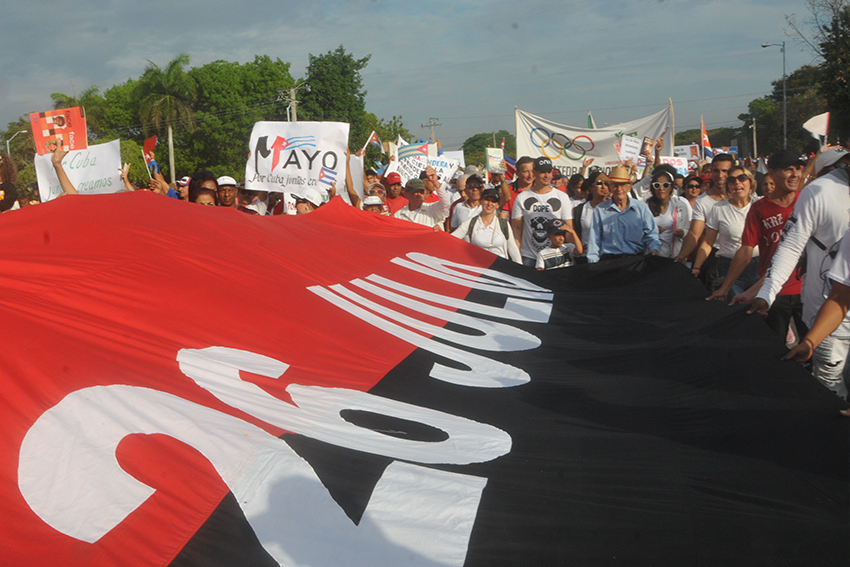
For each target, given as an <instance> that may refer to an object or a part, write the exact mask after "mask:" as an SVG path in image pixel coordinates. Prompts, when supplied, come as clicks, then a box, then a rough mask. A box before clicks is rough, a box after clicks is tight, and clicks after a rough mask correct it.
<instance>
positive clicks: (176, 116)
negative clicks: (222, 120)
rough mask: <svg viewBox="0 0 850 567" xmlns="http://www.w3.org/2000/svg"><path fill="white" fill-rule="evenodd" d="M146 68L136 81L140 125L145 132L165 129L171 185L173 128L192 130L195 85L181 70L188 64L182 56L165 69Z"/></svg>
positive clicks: (173, 179) (173, 173) (185, 57)
mask: <svg viewBox="0 0 850 567" xmlns="http://www.w3.org/2000/svg"><path fill="white" fill-rule="evenodd" d="M148 63H149V65H148V66H147V67H146V68H145V72H144V74H142V76H141V78H140V79H139V91H138V97H139V112H140V114H141V116H140V117H141V119H142V124H143V125H144V127H145V131H147V130H148V129H149V128H150V127H151V126H153V128H154V129H155V130H160V129H161V128H162V125H163V124H165V125H166V126H167V127H168V165H169V171H170V172H171V182H172V183H174V181H175V179H176V177H175V172H174V138H173V127H174V126H177V125H184V126H186V127H187V128H188V129H189V130H194V128H195V119H194V116H193V115H192V105H193V104H194V103H195V99H196V98H197V94H196V92H195V87H194V84H193V83H192V80H191V79H190V78H189V76H188V75H187V74H186V72H185V71H184V70H183V67H184V66H186V65H188V64H189V56H188V55H187V54H186V53H181V54H180V55H178V56H177V57H175V58H174V59H172V60H171V61H170V62H169V63H168V64H167V65H166V66H165V68H164V69H161V68H160V67H159V66H158V65H157V64H156V63H154V62H153V61H150V60H148Z"/></svg>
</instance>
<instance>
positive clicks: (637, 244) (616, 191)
mask: <svg viewBox="0 0 850 567" xmlns="http://www.w3.org/2000/svg"><path fill="white" fill-rule="evenodd" d="M597 179H602V180H603V181H607V182H608V188H609V190H610V191H611V200H610V201H605V202H604V203H600V204H599V205H598V206H597V207H596V208H595V209H594V210H593V219H592V220H591V222H590V235H589V237H588V241H587V261H588V262H590V263H594V262H598V261H599V260H610V259H614V258H619V257H622V256H634V255H637V254H658V250H660V249H661V241H660V240H659V238H658V227H657V226H656V224H655V219H653V218H652V212H650V210H649V207H647V206H646V203H644V202H642V201H639V200H637V199H632V198H630V197H629V191H631V190H632V183H633V182H634V179H633V178H632V176H631V173H629V170H628V169H627V168H626V167H624V166H622V165H618V166H617V167H615V168H614V169H612V170H611V172H610V173H609V174H608V175H607V176H606V175H605V174H600V175H599V177H598V178H597Z"/></svg>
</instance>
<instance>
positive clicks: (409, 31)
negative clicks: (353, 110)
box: [0, 0, 813, 149]
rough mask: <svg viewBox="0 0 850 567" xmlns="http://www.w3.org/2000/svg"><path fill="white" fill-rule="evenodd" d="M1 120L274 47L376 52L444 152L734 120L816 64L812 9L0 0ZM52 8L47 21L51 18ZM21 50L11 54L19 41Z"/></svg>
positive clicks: (397, 104) (372, 103)
mask: <svg viewBox="0 0 850 567" xmlns="http://www.w3.org/2000/svg"><path fill="white" fill-rule="evenodd" d="M0 3H2V8H3V10H2V12H3V14H4V17H3V18H2V20H0V37H2V38H3V43H4V45H5V46H6V47H7V49H5V50H3V51H2V53H0V69H2V72H0V123H2V124H3V125H4V126H5V125H6V124H7V123H8V122H11V121H14V120H16V119H17V117H18V116H19V115H21V114H25V113H28V112H33V111H40V110H45V109H48V108H50V106H51V101H50V93H53V92H63V93H69V94H70V93H73V92H75V91H76V92H77V93H79V92H81V91H82V90H84V89H85V88H87V87H89V86H91V85H97V86H98V87H100V88H101V90H104V89H106V88H108V87H110V86H112V85H114V84H116V83H121V82H124V81H126V80H127V79H128V78H130V77H138V76H139V75H140V74H141V73H142V70H143V69H144V67H145V65H146V63H147V61H146V60H147V59H151V60H153V61H155V62H157V63H162V62H164V61H168V60H170V59H171V58H173V57H174V56H175V55H177V54H179V53H181V52H186V53H188V54H189V55H190V57H191V65H192V66H199V65H203V64H205V63H208V62H210V61H214V60H217V59H224V60H228V61H238V62H246V61H250V60H253V58H254V55H255V54H268V55H270V56H271V57H279V58H280V59H282V60H283V61H287V62H289V63H291V69H290V70H291V73H292V75H293V76H294V77H295V78H299V77H302V76H303V74H304V69H305V67H306V64H307V56H308V54H309V53H312V54H314V55H318V54H322V53H326V52H328V51H330V50H332V49H335V48H336V47H337V46H339V45H340V44H342V45H344V46H345V48H346V49H347V50H348V51H349V52H351V53H352V54H353V55H354V56H355V57H358V58H359V57H363V56H366V55H369V54H371V56H372V58H371V61H370V62H369V65H368V67H367V68H366V69H365V70H364V72H363V79H364V83H365V87H366V90H367V91H368V95H367V97H366V107H367V110H369V111H370V112H374V113H375V114H377V115H378V116H379V117H382V118H390V117H391V116H393V115H401V116H403V117H404V124H405V126H406V127H407V128H408V130H410V131H411V132H412V133H413V134H414V135H417V136H421V137H427V136H428V135H429V130H427V129H425V128H422V127H421V125H422V124H427V122H428V118H429V117H435V118H439V123H440V124H442V125H441V126H439V127H438V128H437V129H436V135H437V137H438V138H441V139H442V141H443V146H444V147H445V148H447V149H454V148H457V147H459V146H460V145H461V144H462V143H463V141H464V140H465V139H466V138H467V137H469V136H471V135H473V134H476V133H479V132H490V131H496V130H500V129H505V130H508V131H510V132H514V118H513V109H514V107H515V106H518V107H519V108H520V109H522V110H525V111H527V112H531V113H533V114H538V115H542V116H545V117H547V118H549V119H551V120H555V121H558V122H562V123H566V124H572V125H579V126H580V125H583V124H585V123H586V120H587V118H586V117H587V111H588V110H591V111H592V112H593V116H594V118H595V119H596V121H597V123H599V124H603V123H609V124H613V123H616V122H621V121H625V120H631V119H634V118H638V117H641V116H645V115H648V114H651V113H653V112H657V111H658V110H660V109H662V108H663V107H664V106H666V104H667V99H668V97H672V99H673V103H674V108H675V115H676V130H677V131H681V130H685V129H689V128H694V127H698V125H699V118H700V115H701V114H702V115H704V116H705V121H706V126H707V127H708V128H714V127H719V126H738V125H740V122H739V121H738V120H737V116H738V114H740V113H741V112H744V111H745V110H746V106H747V103H748V102H749V101H750V100H752V99H753V98H756V97H757V96H761V95H763V94H766V93H767V92H769V90H770V81H771V80H775V79H778V78H780V77H781V75H782V56H781V53H780V50H779V48H775V47H774V48H769V49H763V48H761V44H762V43H764V42H775V43H781V42H782V41H783V40H786V41H787V42H788V43H787V67H788V72H789V73H790V72H791V71H792V70H794V69H796V68H797V67H799V66H800V65H803V64H806V63H812V62H813V55H812V54H811V52H810V51H808V50H806V49H805V47H804V46H803V45H802V44H800V43H799V42H797V41H795V40H793V39H791V38H790V37H788V36H787V32H788V26H787V24H786V21H785V17H786V15H791V14H796V15H797V17H798V20H803V19H805V18H806V16H807V12H806V9H805V5H804V2H803V0H797V1H785V0H774V1H769V2H768V1H765V0H761V1H752V0H713V1H712V0H703V1H693V0H603V1H598V2H580V1H574V0H560V1H557V2H552V1H546V0H526V1H523V2H506V1H498V0H490V1H483V0H460V1H458V0H455V1H444V0H432V1H430V2H418V3H416V4H414V3H413V2H399V1H388V0H355V1H351V2H330V1H326V2H313V3H308V2H292V1H289V0H277V1H269V0H244V1H240V2H228V1H223V0H204V1H199V0H181V1H179V2H164V1H162V0H152V1H147V2H128V1H125V0H112V1H111V2H108V3H107V2H103V1H98V2H94V1H91V0H77V1H75V2H74V3H72V4H69V3H67V2H59V1H57V0H47V1H43V2H38V3H24V2H20V1H9V0H0ZM51 14H52V15H51ZM9 46H13V47H11V49H10V48H9Z"/></svg>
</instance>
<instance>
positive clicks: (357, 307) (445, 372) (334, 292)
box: [308, 252, 553, 388]
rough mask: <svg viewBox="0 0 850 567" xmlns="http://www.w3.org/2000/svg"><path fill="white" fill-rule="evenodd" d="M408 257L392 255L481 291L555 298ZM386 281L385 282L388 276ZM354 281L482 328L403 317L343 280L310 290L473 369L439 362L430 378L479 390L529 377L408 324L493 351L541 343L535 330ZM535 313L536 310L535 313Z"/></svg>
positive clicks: (482, 271) (501, 278)
mask: <svg viewBox="0 0 850 567" xmlns="http://www.w3.org/2000/svg"><path fill="white" fill-rule="evenodd" d="M407 257H408V258H410V259H411V260H416V262H411V261H410V260H407V259H404V258H393V260H392V262H393V263H394V264H398V265H400V266H404V267H406V268H409V269H411V270H413V271H416V272H419V273H423V274H426V275H429V276H432V277H435V278H437V279H440V280H443V281H446V282H450V283H453V284H456V285H460V286H463V287H468V288H475V289H481V290H486V291H489V292H492V293H497V294H501V295H508V296H519V297H523V298H534V299H544V300H551V299H552V297H553V294H552V292H551V291H550V290H547V289H545V288H542V287H539V286H537V285H535V284H532V283H531V282H528V281H526V280H523V279H521V278H516V277H513V276H510V275H508V274H505V273H502V272H499V271H496V270H491V269H487V268H480V267H477V266H469V265H466V264H459V263H457V262H451V261H448V260H443V259H440V258H435V257H433V256H428V255H427V254H420V253H416V252H412V253H410V254H408V255H407ZM375 278H380V277H379V276H369V277H367V278H366V279H367V280H369V279H373V280H374V279H375ZM379 281H380V279H379ZM383 281H384V282H387V281H389V280H383ZM350 284H351V285H353V286H356V287H359V288H361V289H363V290H366V291H368V292H370V293H372V294H374V295H375V296H377V297H381V298H383V299H384V300H387V301H391V302H393V303H397V304H399V305H403V306H405V307H408V308H409V309H412V310H413V311H418V312H420V313H423V314H425V315H428V316H431V317H436V318H438V319H442V320H444V321H451V322H455V323H458V324H460V325H463V326H466V327H468V328H472V329H476V330H479V331H481V332H484V335H483V336H481V335H467V334H464V333H459V332H456V331H451V330H449V329H445V328H443V327H438V326H436V325H431V324H429V323H425V322H424V321H418V320H416V319H415V318H413V317H410V316H409V315H405V314H403V313H400V312H398V311H395V310H393V309H390V308H388V307H385V306H383V305H380V304H378V303H376V302H374V301H371V300H369V299H366V298H365V297H363V296H361V295H359V294H357V293H355V292H354V291H351V290H350V289H348V288H346V287H345V286H343V285H341V284H336V285H332V286H330V287H328V288H324V287H322V286H312V287H309V288H308V289H309V290H310V291H312V292H313V293H315V294H316V295H318V296H319V297H322V298H324V299H326V300H327V301H329V302H330V303H333V304H334V305H336V306H337V307H339V308H341V309H343V310H344V311H347V312H348V313H350V314H352V315H354V316H355V317H358V318H359V319H362V320H363V321H366V322H367V323H370V324H372V325H374V326H376V327H378V328H379V329H381V330H383V331H385V332H387V333H389V334H391V335H393V336H395V337H396V338H399V339H401V340H403V341H406V342H408V343H410V344H412V345H415V346H417V347H419V348H422V349H424V350H427V351H429V352H432V353H434V354H437V355H439V356H442V357H445V358H448V359H449V360H452V361H455V362H458V363H460V364H463V365H465V366H466V367H467V368H468V369H469V370H462V369H458V368H452V367H449V366H445V365H443V364H440V363H438V362H435V363H434V365H433V367H432V368H431V372H430V376H431V377H432V378H435V379H437V380H442V381H445V382H450V383H452V384H458V385H462V386H473V387H477V388H505V387H511V386H518V385H520V384H525V383H527V382H528V381H529V379H530V378H529V376H528V374H527V373H526V372H525V371H524V370H521V369H519V368H516V367H515V366H511V365H509V364H504V363H502V362H498V361H495V360H492V359H490V358H487V357H484V356H480V355H477V354H473V353H470V352H467V351H464V350H461V349H459V348H455V347H453V346H450V345H447V344H445V343H442V342H438V341H435V340H433V339H431V338H429V337H426V336H423V335H421V334H419V333H416V332H414V331H411V330H410V329H408V328H407V327H410V328H412V329H415V330H418V331H421V332H424V333H428V334H430V335H433V336H436V337H439V338H441V339H444V340H446V341H448V342H451V343H454V344H456V345H461V346H466V347H470V348H476V349H479V350H491V351H511V350H527V349H532V348H536V347H538V346H540V339H538V338H537V337H536V336H534V335H532V334H531V333H528V332H526V331H523V330H522V329H518V328H516V327H512V326H510V325H504V324H495V323H492V322H490V321H484V320H482V319H478V318H477V317H471V316H468V315H462V314H459V313H455V312H452V311H447V310H445V309H441V308H437V307H434V306H429V305H426V304H424V303H421V302H414V301H411V300H407V299H405V298H403V297H401V296H395V294H387V293H386V292H385V291H384V290H383V289H381V288H379V287H377V286H374V285H371V284H369V283H366V282H365V281H363V280H353V281H352V282H350ZM397 289H404V286H399V287H398V288H397ZM440 297H442V296H437V295H436V294H431V296H430V297H429V298H428V299H429V300H431V301H435V302H437V303H439V302H440V301H439V298H440ZM460 301H462V300H454V301H453V302H452V305H449V304H448V303H447V304H445V305H446V306H458V302H460ZM529 303H530V302H529ZM470 305H474V304H473V303H472V302H468V301H464V302H463V306H470ZM506 305H507V304H506ZM543 305H547V306H548V307H547V308H546V309H547V310H546V311H545V315H546V318H545V319H543V320H542V321H541V322H545V321H547V320H548V314H549V312H550V311H551V307H552V306H551V304H543ZM468 310H473V311H474V308H473V309H468ZM531 312H532V313H534V311H531ZM543 313H544V311H537V312H536V313H535V314H536V315H537V316H538V317H539V316H540V315H542V314H543ZM510 318H511V319H516V318H517V317H516V315H514V314H512V316H511V317H510Z"/></svg>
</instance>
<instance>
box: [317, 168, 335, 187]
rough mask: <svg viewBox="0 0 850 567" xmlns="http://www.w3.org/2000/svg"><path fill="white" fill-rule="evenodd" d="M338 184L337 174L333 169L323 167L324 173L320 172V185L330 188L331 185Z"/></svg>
mask: <svg viewBox="0 0 850 567" xmlns="http://www.w3.org/2000/svg"><path fill="white" fill-rule="evenodd" d="M334 182H336V172H335V171H334V170H332V169H328V168H327V167H323V168H322V171H320V172H319V183H324V184H325V185H327V186H329V187H330V185H331V183H334Z"/></svg>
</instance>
